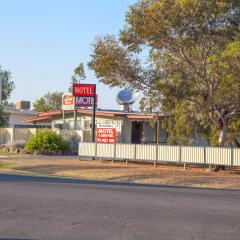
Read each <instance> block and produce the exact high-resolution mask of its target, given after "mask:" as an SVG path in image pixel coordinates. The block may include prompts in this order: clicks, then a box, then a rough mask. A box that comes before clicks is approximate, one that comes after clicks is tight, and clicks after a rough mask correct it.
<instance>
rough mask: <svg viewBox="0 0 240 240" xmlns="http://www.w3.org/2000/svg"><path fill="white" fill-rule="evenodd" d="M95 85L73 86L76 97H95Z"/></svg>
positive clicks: (78, 84)
mask: <svg viewBox="0 0 240 240" xmlns="http://www.w3.org/2000/svg"><path fill="white" fill-rule="evenodd" d="M94 88H95V84H81V83H77V84H73V96H74V97H94Z"/></svg>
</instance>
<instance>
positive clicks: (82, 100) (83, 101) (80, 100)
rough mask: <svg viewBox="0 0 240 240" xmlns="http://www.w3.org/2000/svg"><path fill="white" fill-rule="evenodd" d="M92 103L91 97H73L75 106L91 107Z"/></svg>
mask: <svg viewBox="0 0 240 240" xmlns="http://www.w3.org/2000/svg"><path fill="white" fill-rule="evenodd" d="M97 99H98V98H97V95H96V99H95V104H96V105H97ZM93 105H94V98H93V97H75V108H79V107H92V106H93Z"/></svg>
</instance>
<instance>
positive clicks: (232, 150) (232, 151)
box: [231, 148, 234, 167]
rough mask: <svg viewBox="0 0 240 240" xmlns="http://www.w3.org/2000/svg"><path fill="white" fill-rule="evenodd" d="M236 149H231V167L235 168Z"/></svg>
mask: <svg viewBox="0 0 240 240" xmlns="http://www.w3.org/2000/svg"><path fill="white" fill-rule="evenodd" d="M233 154H234V148H232V149H231V167H233V158H234V155H233Z"/></svg>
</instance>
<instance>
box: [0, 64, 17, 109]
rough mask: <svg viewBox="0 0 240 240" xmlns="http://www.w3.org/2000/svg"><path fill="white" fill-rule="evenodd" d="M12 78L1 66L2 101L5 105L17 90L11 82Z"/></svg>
mask: <svg viewBox="0 0 240 240" xmlns="http://www.w3.org/2000/svg"><path fill="white" fill-rule="evenodd" d="M11 79H12V76H11V73H10V72H9V71H6V70H3V69H2V68H1V66H0V81H2V101H3V105H4V104H5V103H7V100H8V99H9V97H10V95H11V92H12V91H13V90H14V88H15V84H14V82H13V81H12V80H11Z"/></svg>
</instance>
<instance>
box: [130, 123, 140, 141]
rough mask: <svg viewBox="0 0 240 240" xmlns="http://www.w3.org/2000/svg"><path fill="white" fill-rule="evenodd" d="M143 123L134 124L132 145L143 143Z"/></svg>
mask: <svg viewBox="0 0 240 240" xmlns="http://www.w3.org/2000/svg"><path fill="white" fill-rule="evenodd" d="M141 132H142V123H141V122H132V138H131V143H136V144H139V143H141Z"/></svg>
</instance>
